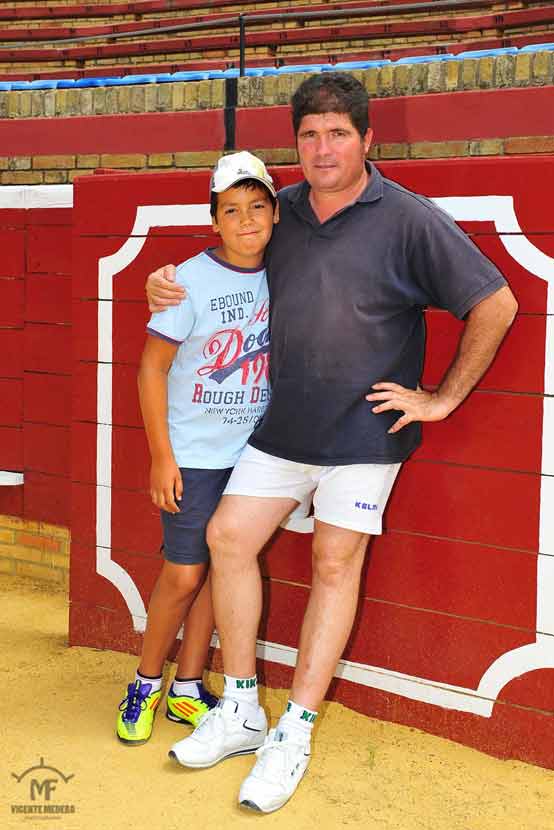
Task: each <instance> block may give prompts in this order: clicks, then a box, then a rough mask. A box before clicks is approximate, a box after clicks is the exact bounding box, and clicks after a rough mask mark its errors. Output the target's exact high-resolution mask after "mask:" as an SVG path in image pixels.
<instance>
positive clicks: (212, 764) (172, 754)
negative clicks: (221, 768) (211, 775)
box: [167, 742, 263, 769]
mask: <svg viewBox="0 0 554 830" xmlns="http://www.w3.org/2000/svg"><path fill="white" fill-rule="evenodd" d="M262 743H263V742H262ZM260 746H262V744H259V746H253V747H249V748H248V749H237V750H236V751H235V752H228V753H227V754H225V755H219V756H218V757H217V758H216V759H215V760H214V761H209V762H208V763H200V762H199V761H181V759H180V758H179V756H178V755H177V753H176V752H174V751H173V750H172V749H170V750H169V752H168V753H167V754H168V757H169V758H172V759H173V760H174V761H177V763H178V764H180V765H181V766H182V767H190V768H191V769H208V768H209V767H215V765H216V764H219V763H220V761H225V760H227V758H236V757H237V756H238V755H253V754H254V752H256V750H257V749H259V748H260Z"/></svg>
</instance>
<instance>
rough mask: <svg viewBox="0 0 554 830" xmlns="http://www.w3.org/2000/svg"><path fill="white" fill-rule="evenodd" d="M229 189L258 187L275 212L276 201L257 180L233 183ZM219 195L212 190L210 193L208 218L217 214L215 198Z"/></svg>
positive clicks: (252, 188)
mask: <svg viewBox="0 0 554 830" xmlns="http://www.w3.org/2000/svg"><path fill="white" fill-rule="evenodd" d="M231 187H232V188H233V190H235V189H236V188H238V187H244V188H245V190H254V188H256V187H260V188H261V189H262V190H265V191H266V192H267V196H268V199H269V200H270V202H271V207H272V208H273V210H275V205H276V204H277V199H276V198H275V196H274V195H273V193H270V192H269V189H268V188H267V187H266V186H265V184H262V183H261V182H259V181H258V180H257V179H241V180H240V182H235V184H232V185H231ZM218 196H219V193H216V192H215V191H214V190H212V191H211V192H210V216H213V217H215V215H216V213H217V197H218Z"/></svg>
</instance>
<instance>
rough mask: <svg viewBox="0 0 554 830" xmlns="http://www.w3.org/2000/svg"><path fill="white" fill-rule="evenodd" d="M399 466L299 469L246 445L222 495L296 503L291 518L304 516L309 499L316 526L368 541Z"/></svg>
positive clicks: (310, 466) (378, 525) (309, 466)
mask: <svg viewBox="0 0 554 830" xmlns="http://www.w3.org/2000/svg"><path fill="white" fill-rule="evenodd" d="M400 466H401V465H400V464H345V465H344V466H338V467H322V466H319V465H316V464H299V463H298V462H297V461H288V460H287V459H285V458H278V457H277V456H275V455H268V453H265V452H260V450H257V449H255V448H254V447H251V446H250V444H247V445H246V447H245V448H244V450H243V453H242V455H241V456H240V458H239V460H238V461H237V463H236V465H235V469H234V470H233V472H232V473H231V478H230V479H229V481H228V483H227V486H226V488H225V491H224V493H223V495H225V496H259V497H266V498H290V499H295V500H296V501H297V502H299V506H298V507H297V508H296V510H295V511H294V514H293V515H294V517H295V518H303V517H305V516H307V515H308V513H309V511H310V507H311V503H312V497H313V505H314V515H315V518H316V519H317V520H318V521H321V522H325V523H326V524H330V525H335V526H336V527H344V528H346V529H347V530H356V531H359V532H360V533H370V534H372V535H373V534H378V533H381V530H382V517H383V511H384V509H385V507H386V504H387V500H388V498H389V495H390V491H391V489H392V485H393V484H394V480H395V478H396V476H397V474H398V471H399V469H400Z"/></svg>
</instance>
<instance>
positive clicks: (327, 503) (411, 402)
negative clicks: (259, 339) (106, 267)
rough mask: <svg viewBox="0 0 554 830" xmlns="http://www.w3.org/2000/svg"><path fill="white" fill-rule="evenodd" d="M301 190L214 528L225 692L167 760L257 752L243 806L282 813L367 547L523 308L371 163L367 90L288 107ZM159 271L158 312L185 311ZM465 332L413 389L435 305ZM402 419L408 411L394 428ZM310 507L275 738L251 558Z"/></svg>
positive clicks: (282, 240)
mask: <svg viewBox="0 0 554 830" xmlns="http://www.w3.org/2000/svg"><path fill="white" fill-rule="evenodd" d="M292 117H293V125H294V130H295V135H296V143H297V149H298V155H299V159H300V163H301V165H302V170H303V173H304V176H305V181H303V182H301V183H300V184H298V185H294V186H292V187H287V188H285V189H284V190H283V191H281V193H280V195H279V202H280V211H281V220H280V224H279V225H277V226H276V230H275V232H274V235H273V239H272V241H271V244H270V247H269V248H268V251H267V256H266V265H267V272H268V281H269V291H270V311H271V316H270V325H271V347H270V349H271V351H270V372H271V382H272V396H271V400H270V403H269V405H268V409H267V411H266V414H265V416H264V418H263V420H262V422H261V424H260V425H259V426H258V427H257V428H256V429H255V430H254V432H253V434H252V436H251V438H250V441H249V445H248V446H247V447H246V449H245V451H244V453H243V455H242V456H241V458H240V459H239V461H238V463H237V465H236V467H235V470H234V472H233V474H232V476H231V479H230V481H229V484H228V486H227V488H226V490H225V494H224V496H223V498H222V500H221V502H220V504H219V507H218V508H217V510H216V512H215V514H214V516H213V517H212V519H211V522H210V525H209V528H208V543H209V546H210V551H211V556H212V586H213V587H212V590H213V599H214V610H215V618H216V624H217V629H218V632H219V638H220V642H221V649H222V653H223V662H224V671H225V693H224V697H223V700H222V703H221V705H220V707H219V708H217V709H216V710H214V711H213V712H211V713H209V714H208V715H206V718H205V720H204V721H203V723H202V724H201V725H200V726H199V727H198V729H197V730H196V731H195V732H194V733H193V734H192V735H191V736H190V737H188V738H186V739H184V740H183V741H180V742H179V743H178V744H176V745H175V746H174V747H173V750H172V754H173V757H175V758H176V759H177V760H178V761H179V762H180V763H182V764H184V765H185V766H191V767H203V766H211V765H213V764H215V763H217V762H218V761H220V760H223V759H224V758H227V757H230V756H232V755H236V754H243V753H247V752H252V751H253V750H254V749H255V747H256V746H259V745H260V744H261V748H260V749H258V751H257V755H258V760H257V761H256V764H255V766H254V768H253V770H252V772H251V773H250V775H249V776H248V777H247V778H246V779H245V781H244V782H243V784H242V787H241V790H240V794H239V802H240V803H241V804H243V805H244V806H248V807H251V808H253V809H257V810H260V811H262V812H271V811H273V810H276V809H278V808H279V807H281V806H282V805H283V804H285V803H286V801H287V800H288V799H289V798H290V797H291V795H292V794H293V793H294V791H295V789H296V786H297V785H298V783H299V781H300V780H301V778H302V775H303V773H304V771H305V770H306V768H307V765H308V761H309V755H310V732H311V728H312V726H313V722H314V720H315V717H316V714H317V710H318V708H319V706H320V704H321V701H322V700H323V698H324V696H325V693H326V691H327V688H328V685H329V683H330V681H331V678H332V677H333V674H334V671H335V668H336V665H337V662H338V660H339V658H340V656H341V654H342V652H343V649H344V647H345V644H346V642H347V639H348V636H349V634H350V631H351V627H352V623H353V619H354V613H355V609H356V605H357V601H358V592H359V580H360V571H361V567H362V563H363V560H364V555H365V550H366V547H367V543H368V540H369V538H370V536H371V535H372V534H374V533H380V532H381V516H382V513H383V510H384V507H385V505H386V501H387V498H388V496H389V493H390V490H391V488H392V485H393V483H394V479H395V477H396V474H397V472H398V469H399V466H400V463H401V462H402V461H403V460H404V459H405V458H407V456H408V455H409V454H410V453H411V452H412V451H413V450H414V449H415V448H416V447H417V445H418V443H419V441H420V422H421V421H439V420H442V419H444V418H446V417H447V416H448V415H449V414H450V413H451V412H452V411H453V410H454V409H455V408H456V407H457V406H458V405H459V404H460V403H461V402H462V401H463V400H464V398H465V397H466V396H467V395H468V394H469V392H470V391H471V389H472V388H473V387H474V386H475V384H476V383H477V382H478V381H479V379H480V377H481V376H482V374H483V373H484V372H485V371H486V369H487V368H488V366H489V365H490V363H491V361H492V359H493V357H494V355H495V353H496V350H497V348H498V346H499V344H500V343H501V341H502V339H503V337H504V335H505V333H506V331H507V330H508V328H509V326H510V324H511V322H512V320H513V318H514V315H515V313H516V310H517V304H516V301H515V299H514V297H513V295H512V293H511V291H510V289H509V288H508V287H507V285H506V284H505V281H504V279H503V277H502V276H501V275H500V273H499V272H498V271H497V269H496V268H495V266H494V265H493V264H492V263H491V262H490V261H489V260H488V259H486V258H485V257H484V256H483V255H482V254H481V253H480V252H479V250H478V249H477V248H476V246H475V245H474V244H473V243H472V242H471V241H470V240H469V239H468V238H467V237H466V236H465V235H464V234H463V233H462V231H461V230H460V229H459V228H458V227H457V225H456V224H455V223H454V222H453V221H452V220H451V219H450V217H448V216H447V215H446V214H445V213H444V212H443V211H441V210H439V209H438V208H437V207H436V206H435V205H433V204H432V203H431V202H429V201H428V200H427V199H425V198H423V197H421V196H418V195H417V194H413V193H410V192H409V191H407V190H405V189H404V188H402V187H401V186H399V185H397V184H396V183H394V182H391V181H389V180H387V179H385V178H383V177H382V176H381V174H380V173H379V172H378V170H377V169H376V168H375V167H374V166H373V165H368V164H366V162H365V158H366V155H367V152H368V150H369V147H370V143H371V138H372V131H371V130H370V129H369V126H368V99H367V95H366V93H365V90H364V88H363V86H362V85H361V84H360V83H358V81H356V80H355V79H354V78H353V77H351V76H349V75H346V74H342V73H324V74H322V75H314V76H312V77H310V78H309V79H308V80H306V81H305V82H304V83H303V84H302V85H301V86H300V87H299V88H298V90H297V92H296V93H295V95H294V96H293V99H292ZM165 273H166V271H165V269H161V270H160V271H158V272H155V273H154V274H153V275H150V277H149V281H148V284H147V289H148V294H149V300H150V302H151V304H153V305H154V306H155V307H156V308H157V307H159V306H158V305H157V304H158V303H159V302H160V301H164V300H166V301H167V300H169V302H170V303H173V302H176V301H177V300H178V299H180V296H179V294H178V292H177V290H176V289H175V288H174V287H172V283H171V281H167V280H164V279H163V276H164V274H165ZM427 305H433V306H438V307H442V308H447V309H448V310H450V311H451V312H452V313H453V314H455V315H456V316H457V317H459V318H463V319H464V320H465V327H464V330H463V332H462V335H461V338H460V342H459V346H458V351H457V354H456V357H455V359H454V361H453V363H452V365H451V366H450V368H449V369H448V371H447V373H446V375H445V377H444V379H443V381H442V383H441V384H440V386H439V388H438V389H437V390H436V391H433V392H429V391H426V390H423V389H421V388H420V387H419V385H418V381H419V378H420V375H421V370H422V363H423V354H424V335H425V328H424V320H423V309H424V307H425V306H427ZM398 412H401V413H402V414H401V415H400V417H398ZM312 494H313V502H314V513H315V527H314V536H313V580H312V589H311V594H310V599H309V602H308V606H307V609H306V613H305V616H304V621H303V625H302V630H301V635H300V644H299V650H298V661H297V665H296V670H295V674H294V681H293V686H292V691H291V695H290V700H289V703H288V706H287V711H286V712H285V713H284V714H283V716H282V717H281V719H280V721H279V723H278V724H277V727H276V729H274V730H272V731H271V732H270V733H269V735H268V736H267V738H265V741H264V742H263V744H262V741H263V739H264V737H265V732H266V722H265V715H264V714H263V710H261V708H260V707H259V706H258V698H257V685H256V675H255V643H256V635H257V631H258V625H259V621H260V615H261V583H260V574H259V569H258V563H257V557H258V553H259V551H260V550H261V548H262V547H263V546H264V544H265V543H266V542H267V541H268V539H270V538H271V536H272V534H273V533H274V531H275V530H276V528H277V527H278V526H279V525H280V523H281V522H282V521H283V519H284V518H285V517H286V516H287V515H288V514H289V513H290V512H291V511H292V510H293V509H295V508H296V507H297V505H298V504H299V503H300V504H302V505H304V504H305V503H306V501H307V500H309V497H310V496H311V495H312Z"/></svg>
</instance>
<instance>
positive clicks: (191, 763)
mask: <svg viewBox="0 0 554 830" xmlns="http://www.w3.org/2000/svg"><path fill="white" fill-rule="evenodd" d="M266 735H267V719H266V716H265V712H264V710H263V709H262V707H261V706H258V709H257V710H254V713H253V714H250V713H249V716H245V714H244V710H242V711H239V704H238V703H236V702H235V701H234V700H230V699H228V698H222V699H221V700H220V701H219V703H218V705H217V706H216V707H215V708H214V709H210V711H209V712H206V714H205V715H204V716H203V717H202V719H201V720H200V723H199V724H198V726H197V727H196V729H195V730H194V732H193V733H192V734H191V735H189V736H188V738H183V740H182V741H178V742H177V743H176V744H173V746H172V747H171V749H170V750H169V757H170V758H174V759H175V760H176V761H178V762H179V763H180V764H182V765H183V766H184V767H212V766H213V765H214V764H217V763H218V762H219V761H223V760H224V759H225V758H232V757H233V756H235V755H248V754H250V753H252V752H255V751H256V750H257V749H258V747H260V746H261V745H262V744H263V742H264V739H265V737H266Z"/></svg>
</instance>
